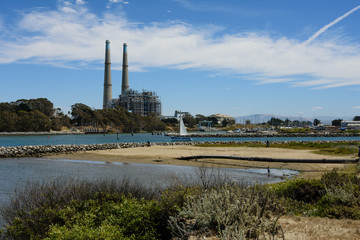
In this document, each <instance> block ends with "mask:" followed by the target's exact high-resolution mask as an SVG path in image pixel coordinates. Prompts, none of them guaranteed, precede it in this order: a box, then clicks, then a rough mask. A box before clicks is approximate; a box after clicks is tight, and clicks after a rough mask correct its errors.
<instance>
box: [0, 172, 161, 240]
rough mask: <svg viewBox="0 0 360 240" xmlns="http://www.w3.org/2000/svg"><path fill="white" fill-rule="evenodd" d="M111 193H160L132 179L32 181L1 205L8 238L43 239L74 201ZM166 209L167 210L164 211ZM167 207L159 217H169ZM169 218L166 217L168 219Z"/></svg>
mask: <svg viewBox="0 0 360 240" xmlns="http://www.w3.org/2000/svg"><path fill="white" fill-rule="evenodd" d="M101 196H106V198H107V201H108V200H110V199H109V196H111V198H112V200H113V201H117V200H118V199H121V197H123V196H132V197H133V198H139V199H156V198H158V197H159V192H158V191H154V190H153V189H150V188H145V187H143V186H142V185H141V184H138V183H136V182H131V181H129V180H126V179H124V180H120V181H109V180H98V181H93V182H87V181H80V180H76V179H63V178H59V179H55V180H52V181H49V182H41V183H40V182H31V183H28V184H26V185H25V186H24V187H23V188H21V189H18V190H17V192H16V193H15V195H14V196H13V198H12V199H11V200H10V202H9V203H8V204H6V205H5V206H3V207H2V208H0V214H1V217H2V219H3V220H4V223H5V225H7V227H6V229H5V233H4V236H6V238H7V239H21V240H22V239H31V238H32V239H42V238H43V237H44V236H45V234H46V232H47V231H48V230H49V227H50V226H51V225H59V226H61V225H62V224H63V223H64V219H63V218H61V217H60V216H59V212H60V211H61V210H62V209H64V208H67V207H68V206H69V204H70V203H72V202H74V201H79V202H82V201H88V200H93V199H99V198H101ZM163 212H164V213H163ZM166 214H167V213H166V209H163V211H162V212H160V213H159V214H157V217H159V218H160V217H166ZM166 221H167V220H166V219H165V220H163V222H166Z"/></svg>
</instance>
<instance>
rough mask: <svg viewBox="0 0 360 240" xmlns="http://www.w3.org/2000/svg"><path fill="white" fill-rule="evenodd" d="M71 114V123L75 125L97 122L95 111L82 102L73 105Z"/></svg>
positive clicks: (87, 124)
mask: <svg viewBox="0 0 360 240" xmlns="http://www.w3.org/2000/svg"><path fill="white" fill-rule="evenodd" d="M71 116H72V118H71V123H72V124H74V125H75V126H89V125H91V124H93V123H95V122H96V119H95V115H94V111H93V110H92V109H91V108H90V107H89V106H87V105H85V104H82V103H75V104H74V105H72V106H71Z"/></svg>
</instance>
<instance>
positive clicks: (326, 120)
mask: <svg viewBox="0 0 360 240" xmlns="http://www.w3.org/2000/svg"><path fill="white" fill-rule="evenodd" d="M273 117H275V118H279V119H281V120H283V121H285V120H286V119H289V120H291V121H295V120H298V121H311V122H313V121H314V118H309V117H301V116H281V115H274V114H252V115H247V116H239V117H235V121H236V123H245V121H246V120H250V121H251V123H263V122H268V121H269V120H270V119H271V118H273ZM316 118H317V119H319V120H320V121H321V122H322V123H323V124H329V125H330V124H331V121H332V120H334V119H339V118H340V119H343V120H344V121H351V120H352V119H353V117H334V116H317V117H316Z"/></svg>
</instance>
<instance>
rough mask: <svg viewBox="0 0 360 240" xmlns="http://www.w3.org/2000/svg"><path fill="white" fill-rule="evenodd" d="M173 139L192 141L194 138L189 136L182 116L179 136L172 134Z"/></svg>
mask: <svg viewBox="0 0 360 240" xmlns="http://www.w3.org/2000/svg"><path fill="white" fill-rule="evenodd" d="M171 140H172V141H192V138H191V137H189V136H188V132H187V131H186V127H185V124H184V121H183V119H182V116H180V132H179V136H172V137H171Z"/></svg>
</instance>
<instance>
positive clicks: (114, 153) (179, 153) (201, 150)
mask: <svg viewBox="0 0 360 240" xmlns="http://www.w3.org/2000/svg"><path fill="white" fill-rule="evenodd" d="M197 155H222V156H224V155H226V156H238V157H266V158H277V159H349V160H354V159H355V156H340V157H339V156H328V155H319V154H315V153H313V152H312V151H311V150H294V149H283V148H254V147H198V146H187V145H176V146H151V147H136V148H121V149H112V150H101V151H86V152H76V153H73V154H61V155H54V156H49V157H48V158H54V159H73V160H87V161H103V162H123V163H129V164H131V163H145V164H168V165H186V166H202V165H207V166H210V167H221V168H267V167H270V168H280V169H281V168H282V169H292V170H297V171H300V176H301V177H316V176H320V175H321V174H322V173H323V172H326V171H330V170H332V169H334V168H342V167H344V165H345V164H329V163H281V162H280V163H277V162H254V161H246V160H231V159H213V158H211V159H199V160H197V161H195V160H179V159H177V158H179V157H186V156H197Z"/></svg>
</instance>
